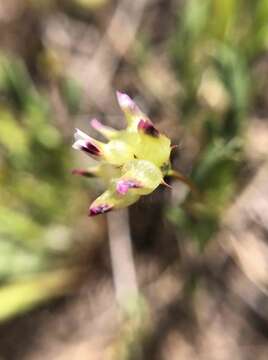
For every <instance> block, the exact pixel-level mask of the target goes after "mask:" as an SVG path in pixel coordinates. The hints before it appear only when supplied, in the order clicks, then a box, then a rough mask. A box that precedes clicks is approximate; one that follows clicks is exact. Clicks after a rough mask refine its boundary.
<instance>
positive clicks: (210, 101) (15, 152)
mask: <svg viewBox="0 0 268 360" xmlns="http://www.w3.org/2000/svg"><path fill="white" fill-rule="evenodd" d="M59 3H62V4H63V9H61V10H62V11H65V12H66V13H65V14H67V15H68V16H70V14H72V13H74V14H75V15H77V16H78V17H79V16H80V17H81V18H82V19H83V21H87V22H88V23H90V21H91V20H92V19H93V17H92V18H91V15H92V14H95V12H96V14H97V11H98V12H99V11H100V10H101V8H102V7H103V6H104V5H105V4H108V3H109V1H108V0H72V1H67V2H66V1H62V2H59ZM27 4H28V5H27V6H29V8H30V7H31V6H33V7H34V9H35V11H36V13H38V11H40V18H41V17H42V14H43V12H44V13H45V9H46V11H52V10H51V9H53V6H56V5H55V4H56V2H54V1H53V0H51V1H43V2H42V6H40V4H41V2H40V1H36V0H31V1H29V2H28V3H27ZM39 7H40V9H39ZM47 9H48V10H47ZM149 11H150V10H149ZM85 14H86V15H85ZM89 14H90V15H89ZM94 21H95V20H94ZM95 22H96V23H97V21H95ZM169 31H170V32H169V33H168V37H167V42H168V46H167V47H168V54H167V55H168V58H169V59H168V60H169V61H170V62H171V63H172V71H173V73H174V74H175V76H176V81H177V84H178V88H179V89H180V91H178V95H177V98H176V105H177V111H178V114H179V113H180V114H181V118H182V121H183V126H184V129H185V130H184V131H185V134H186V135H187V136H190V137H192V138H194V140H195V143H196V147H197V148H198V149H199V150H198V152H197V156H196V157H195V159H194V164H192V167H193V172H192V175H191V177H192V179H193V181H194V182H195V183H196V185H197V187H198V188H199V190H200V192H201V196H200V199H196V198H194V197H188V198H187V199H186V201H185V203H184V204H183V205H182V206H175V207H173V208H171V209H170V208H168V216H169V218H170V219H171V221H172V222H173V223H175V224H176V226H177V228H178V230H179V233H180V234H182V233H184V234H186V236H187V237H189V238H190V239H193V240H194V241H196V243H197V244H198V246H199V248H200V249H202V248H204V246H205V244H206V243H207V241H208V240H209V239H210V238H211V236H212V234H213V233H214V232H215V231H216V229H217V226H218V223H219V221H220V218H221V215H222V213H223V211H224V209H225V208H226V206H227V205H228V204H229V203H230V201H231V200H232V199H233V197H234V195H235V193H236V192H237V191H238V189H239V176H238V174H239V171H240V169H241V164H242V162H243V159H244V151H243V146H244V141H243V140H244V131H245V128H246V126H247V118H248V116H249V111H250V109H252V108H254V105H255V101H256V97H257V96H258V91H261V90H260V89H261V88H260V87H259V82H258V81H255V79H254V72H253V63H254V61H255V59H257V58H258V57H259V56H261V55H262V53H265V52H267V48H268V1H267V0H256V1H252V0H243V1H242V0H184V1H181V2H180V1H178V6H177V17H176V25H175V27H170V30H169ZM36 36H39V34H37V35H36ZM154 41H155V40H154V38H153V36H151V34H148V33H147V32H146V30H145V31H141V32H140V33H139V34H138V36H137V43H136V44H134V46H133V48H134V49H136V54H135V51H134V58H133V59H134V60H133V59H132V61H133V63H132V64H131V69H132V70H136V68H139V67H142V66H143V65H144V64H146V62H150V61H151V60H152V56H153V55H152V54H153V52H152V54H151V53H150V49H152V48H153V47H154V46H155V44H154ZM165 41H166V40H165ZM150 42H152V43H150ZM52 53H53V51H52V50H51V49H50V48H49V47H48V45H47V44H46V43H45V42H44V43H42V49H40V53H39V54H38V59H36V58H34V59H32V62H33V63H35V65H36V68H38V67H40V69H39V71H40V72H42V71H43V72H44V73H42V76H40V74H39V75H38V76H36V77H35V76H34V75H36V74H34V71H33V73H31V75H30V72H29V68H27V66H26V65H25V64H26V63H27V61H26V59H24V58H23V57H21V58H20V57H19V56H16V57H15V56H14V55H13V56H12V55H10V54H8V53H7V52H4V50H2V52H1V54H0V283H1V285H2V287H1V289H0V298H2V299H3V300H2V303H1V300H0V320H1V319H6V318H7V317H8V316H12V315H14V314H15V313H17V312H19V311H24V310H25V309H28V308H29V307H30V306H32V305H34V303H35V302H39V301H42V299H43V300H44V299H48V298H50V297H51V296H52V295H53V294H55V293H57V288H58V289H61V286H60V284H62V285H63V286H64V284H65V282H66V277H68V276H69V273H68V272H65V270H63V272H60V273H58V272H57V271H56V269H58V268H64V267H65V266H66V264H67V263H66V260H69V259H70V258H71V257H72V234H71V233H72V225H73V224H74V223H75V221H76V219H77V217H78V216H80V213H79V210H80V205H81V201H82V203H83V208H85V202H84V201H85V200H84V199H85V197H84V195H85V191H84V190H83V189H81V186H78V182H75V180H74V179H73V178H72V176H71V175H70V172H71V170H72V168H73V167H75V166H73V164H72V158H73V152H72V150H71V146H70V144H71V137H70V136H71V135H70V132H71V131H69V132H68V131H65V130H66V129H64V128H63V127H62V123H60V122H59V119H58V114H55V112H54V110H53V107H52V104H51V97H50V96H49V95H50V94H49V92H50V90H51V88H50V85H51V84H50V80H51V77H52V78H53V79H52V80H53V81H54V82H55V83H56V84H57V87H58V89H59V92H60V95H61V97H62V100H63V102H64V104H63V105H64V107H65V109H66V111H67V113H68V114H69V115H70V116H69V119H68V121H69V123H67V127H68V128H69V130H71V129H72V128H73V124H72V120H70V119H72V117H73V116H75V115H77V114H78V113H79V111H80V98H81V91H80V88H79V86H78V85H77V83H76V82H75V81H74V80H73V79H71V78H69V77H68V74H63V73H61V71H58V64H57V63H56V62H57V60H55V61H54V58H53V56H52V55H51V54H52ZM132 55H133V54H132ZM60 60H61V59H60ZM124 61H126V59H123V60H122V63H123V62H124ZM37 62H39V63H38V64H37ZM59 63H61V61H59ZM28 67H29V66H28ZM135 67H136V68H135ZM122 68H123V66H122ZM123 70H124V69H123ZM35 71H36V69H35ZM46 72H47V73H46ZM134 72H135V71H134ZM124 76H125V75H124ZM130 76H131V75H130ZM53 81H52V82H53ZM128 81H129V82H130V81H132V80H128ZM140 88H141V86H140ZM163 106H165V104H163ZM176 117H177V116H176ZM65 125H66V124H65ZM67 130H68V129H67ZM80 185H81V184H80ZM81 199H82V200H81ZM47 273H48V275H47V276H46V274H47ZM50 274H53V275H52V276H51V280H49V278H50ZM58 274H60V275H59V276H58ZM25 277H27V282H26V283H25V284H24V283H23V281H22V279H23V278H25ZM54 280H55V281H54ZM50 281H51V283H52V285H51V286H50V285H48V286H46V284H50ZM40 289H43V291H44V292H43V293H42V292H41V290H40ZM38 293H39V294H40V296H38V295H37V294H38ZM14 294H15V295H14ZM26 295H27V296H26ZM11 298H12V299H15V300H16V299H17V302H16V301H15V300H14V301H15V302H12V303H11V304H10V308H9V307H8V305H9V299H11Z"/></svg>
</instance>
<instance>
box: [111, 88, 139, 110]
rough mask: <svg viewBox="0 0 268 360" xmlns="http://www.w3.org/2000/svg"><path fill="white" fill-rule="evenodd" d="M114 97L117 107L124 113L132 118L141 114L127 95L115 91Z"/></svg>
mask: <svg viewBox="0 0 268 360" xmlns="http://www.w3.org/2000/svg"><path fill="white" fill-rule="evenodd" d="M116 95H117V100H118V103H119V106H120V107H121V109H122V110H123V111H124V112H125V113H128V114H131V115H132V116H140V115H141V114H142V112H141V110H140V109H139V107H138V106H137V104H136V103H135V102H134V101H133V100H132V99H131V98H130V97H129V96H128V95H127V94H124V93H121V92H119V91H117V92H116Z"/></svg>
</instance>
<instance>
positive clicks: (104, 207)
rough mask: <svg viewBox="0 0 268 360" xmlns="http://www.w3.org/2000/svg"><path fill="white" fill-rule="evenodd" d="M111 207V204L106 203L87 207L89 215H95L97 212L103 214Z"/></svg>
mask: <svg viewBox="0 0 268 360" xmlns="http://www.w3.org/2000/svg"><path fill="white" fill-rule="evenodd" d="M112 209H113V206H112V205H108V204H101V205H97V206H94V207H90V208H89V214H88V215H89V216H96V215H99V214H104V213H106V212H108V211H111V210H112Z"/></svg>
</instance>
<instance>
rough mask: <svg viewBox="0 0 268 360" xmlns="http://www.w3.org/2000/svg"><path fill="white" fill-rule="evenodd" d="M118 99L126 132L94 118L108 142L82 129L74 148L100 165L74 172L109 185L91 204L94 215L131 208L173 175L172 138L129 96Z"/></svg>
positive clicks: (119, 93)
mask: <svg viewBox="0 0 268 360" xmlns="http://www.w3.org/2000/svg"><path fill="white" fill-rule="evenodd" d="M117 100H118V103H119V106H120V107H121V110H122V111H123V113H124V115H125V118H126V121H127V127H126V128H125V129H124V130H115V129H113V128H111V127H109V126H106V125H103V124H102V123H101V122H100V121H99V120H96V119H93V120H91V126H92V127H93V128H94V129H95V130H97V131H99V132H100V133H101V134H102V135H103V136H104V137H105V138H106V139H108V142H105V143H104V142H101V141H97V140H95V139H93V138H91V137H90V136H88V135H87V134H85V133H84V132H82V131H81V130H79V129H76V132H75V135H74V137H75V142H74V144H73V148H74V149H76V150H82V151H84V152H85V153H87V154H88V155H90V156H92V157H93V158H94V159H96V160H97V161H98V165H97V166H94V167H92V168H90V169H88V170H80V169H79V170H74V171H73V173H74V174H77V175H83V176H86V177H92V176H97V177H100V178H102V179H104V180H105V181H106V183H107V190H106V191H105V192H104V193H103V194H102V195H100V196H99V197H98V198H97V199H96V200H95V201H94V202H93V203H92V204H91V206H90V208H89V215H90V216H95V215H98V214H103V213H105V212H108V211H110V210H113V209H118V208H122V207H126V206H129V205H131V204H133V203H134V202H136V201H137V200H138V199H139V198H140V197H141V196H142V195H146V194H149V193H151V192H153V191H154V190H155V189H156V188H157V187H158V186H159V185H160V184H166V183H165V181H164V177H165V176H168V175H171V176H172V175H173V173H172V170H170V169H171V167H170V152H171V149H172V147H171V142H170V139H169V138H167V137H166V136H165V135H164V134H162V133H160V132H159V131H158V130H157V129H156V127H155V126H154V125H153V123H152V122H151V120H150V119H149V118H148V117H147V115H145V114H144V113H143V112H142V111H141V110H140V108H139V107H138V106H137V104H136V103H135V102H134V101H133V100H132V99H131V98H130V97H129V96H128V95H127V94H123V93H121V92H117Z"/></svg>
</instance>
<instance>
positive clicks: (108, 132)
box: [90, 119, 118, 139]
mask: <svg viewBox="0 0 268 360" xmlns="http://www.w3.org/2000/svg"><path fill="white" fill-rule="evenodd" d="M90 125H91V126H92V127H93V129H95V130H97V131H98V132H100V133H101V134H102V135H103V136H105V137H106V138H108V139H109V138H112V137H114V136H116V134H117V132H118V131H117V130H115V129H113V128H111V127H110V126H106V125H103V124H102V123H101V122H100V121H99V120H97V119H92V120H91V122H90Z"/></svg>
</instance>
